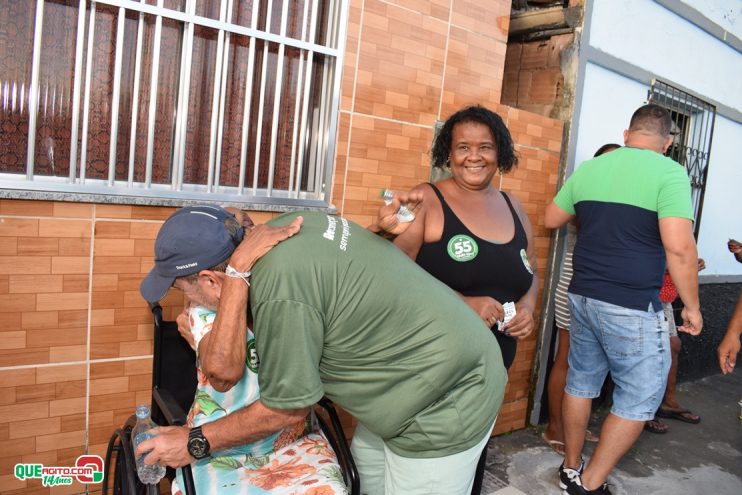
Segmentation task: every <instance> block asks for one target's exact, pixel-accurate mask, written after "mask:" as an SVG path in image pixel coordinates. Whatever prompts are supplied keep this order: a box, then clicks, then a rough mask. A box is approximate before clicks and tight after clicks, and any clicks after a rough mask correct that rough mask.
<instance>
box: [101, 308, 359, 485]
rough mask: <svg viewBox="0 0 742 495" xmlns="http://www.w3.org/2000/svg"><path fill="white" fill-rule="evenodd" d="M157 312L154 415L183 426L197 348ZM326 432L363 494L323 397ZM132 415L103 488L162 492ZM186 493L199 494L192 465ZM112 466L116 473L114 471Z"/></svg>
mask: <svg viewBox="0 0 742 495" xmlns="http://www.w3.org/2000/svg"><path fill="white" fill-rule="evenodd" d="M151 309H152V314H153V317H154V349H153V355H154V358H153V362H152V402H151V411H152V419H153V421H154V422H155V423H157V424H158V425H162V426H183V425H185V424H186V414H187V411H188V410H189V409H190V407H191V403H192V402H193V397H194V394H195V391H196V387H197V378H196V353H195V352H194V351H193V349H191V347H190V346H189V345H188V343H187V342H186V341H185V339H183V338H182V337H181V336H180V333H179V332H178V326H177V324H176V323H175V322H174V321H164V320H163V318H162V307H160V305H159V304H154V305H152V306H151ZM314 413H315V416H316V418H317V422H318V423H319V426H320V428H321V429H322V432H323V433H324V434H325V436H326V437H327V440H328V441H329V443H330V446H331V447H332V449H333V450H334V451H335V455H336V456H337V458H338V463H339V464H340V469H341V470H342V473H343V480H344V481H345V485H346V486H347V487H348V489H349V492H350V494H351V495H359V494H360V481H359V476H358V471H357V469H356V466H355V463H354V461H353V457H352V455H351V453H350V448H349V446H348V442H347V440H346V439H345V434H344V433H343V428H342V426H341V424H340V418H339V417H338V415H337V411H336V410H335V407H334V405H333V403H332V402H331V401H330V400H329V399H327V398H322V399H321V400H320V401H319V403H318V404H317V405H316V406H315V408H314ZM136 419H137V418H136V415H134V414H132V415H131V416H130V417H129V418H128V419H127V420H126V422H125V423H124V425H123V426H122V427H121V428H118V429H116V430H115V431H114V432H113V433H112V434H111V437H110V440H109V441H108V448H107V450H106V459H105V476H104V478H103V485H102V492H103V495H107V494H108V490H109V485H110V489H111V490H112V492H113V494H114V495H145V494H147V495H150V494H153V495H154V494H159V493H160V486H159V484H158V485H145V484H143V483H141V482H140V481H139V477H138V476H137V467H136V460H135V458H134V449H133V447H132V443H131V430H132V428H134V424H135V423H136ZM179 469H182V476H183V481H184V483H183V484H184V486H181V490H182V491H183V493H184V494H185V495H195V494H196V490H195V488H194V485H193V473H192V471H191V466H190V465H188V466H184V467H182V468H179ZM111 471H113V475H112V476H111ZM165 477H166V478H167V479H168V480H170V481H171V482H172V480H173V478H174V477H175V469H172V468H170V467H168V468H167V472H166V475H165Z"/></svg>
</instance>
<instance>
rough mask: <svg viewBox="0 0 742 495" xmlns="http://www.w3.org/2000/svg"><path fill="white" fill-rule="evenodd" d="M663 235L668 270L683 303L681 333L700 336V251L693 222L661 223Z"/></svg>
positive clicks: (663, 220) (672, 220) (665, 220)
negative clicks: (694, 233)
mask: <svg viewBox="0 0 742 495" xmlns="http://www.w3.org/2000/svg"><path fill="white" fill-rule="evenodd" d="M659 225H660V236H661V237H662V245H663V246H664V248H665V256H666V257H667V269H668V271H669V272H670V276H671V277H672V281H673V282H674V283H675V287H677V289H678V295H680V299H681V300H682V301H683V305H684V306H685V308H683V313H682V315H683V326H681V327H678V330H680V331H682V332H686V333H689V334H691V335H698V334H699V333H700V332H701V329H702V328H703V317H702V316H701V304H700V302H699V300H698V251H697V250H696V240H695V238H694V237H693V223H692V222H691V220H690V219H687V218H680V217H666V218H661V219H660V220H659Z"/></svg>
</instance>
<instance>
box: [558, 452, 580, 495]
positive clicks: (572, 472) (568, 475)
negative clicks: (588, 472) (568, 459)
mask: <svg viewBox="0 0 742 495" xmlns="http://www.w3.org/2000/svg"><path fill="white" fill-rule="evenodd" d="M583 469H585V461H584V460H583V459H582V458H580V467H579V468H577V469H572V468H567V467H564V463H563V462H562V465H561V466H559V488H561V489H562V490H566V489H567V487H568V486H569V485H572V484H574V483H575V480H579V478H580V475H581V474H582V470H583Z"/></svg>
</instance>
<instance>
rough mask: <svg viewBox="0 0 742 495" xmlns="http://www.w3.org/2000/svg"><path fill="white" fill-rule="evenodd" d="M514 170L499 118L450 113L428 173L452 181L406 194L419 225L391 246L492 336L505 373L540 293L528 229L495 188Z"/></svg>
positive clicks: (512, 201) (482, 111)
mask: <svg viewBox="0 0 742 495" xmlns="http://www.w3.org/2000/svg"><path fill="white" fill-rule="evenodd" d="M515 162H516V158H515V154H514V152H513V142H512V139H511V137H510V133H509V131H508V130H507V128H506V127H505V124H504V123H503V122H502V119H501V118H500V117H499V116H498V115H497V114H495V113H494V112H491V111H490V110H487V109H486V108H483V107H479V106H477V107H468V108H465V109H463V110H460V111H459V112H457V113H455V114H454V115H452V116H451V117H450V118H449V119H448V120H447V121H446V122H445V123H444V125H443V128H442V129H441V132H440V133H439V134H438V137H437V138H436V141H435V143H434V145H433V166H434V167H447V168H449V169H450V172H451V177H450V178H448V179H444V180H442V181H439V182H437V183H435V184H429V183H425V184H420V185H418V186H417V187H415V188H414V189H413V190H412V191H411V192H410V195H411V196H412V197H416V198H421V199H422V201H421V203H420V206H419V207H418V209H417V211H416V215H417V218H416V219H415V221H414V222H412V224H410V225H409V226H408V227H407V229H406V230H405V231H404V232H403V233H402V234H400V235H399V236H397V237H396V238H395V239H394V243H395V244H396V245H397V246H398V247H400V248H401V249H402V250H403V251H404V252H405V253H407V255H408V256H409V257H410V258H412V259H414V260H415V261H416V262H417V263H418V264H419V265H420V266H421V267H422V268H424V269H425V270H426V271H428V272H429V273H430V274H431V275H433V276H434V277H436V278H437V279H438V280H440V281H441V282H443V283H445V284H446V285H448V286H449V287H451V288H452V289H453V290H455V291H456V292H458V294H459V295H460V296H461V298H462V299H464V301H465V302H466V303H467V304H468V305H469V306H470V307H471V308H472V309H473V310H474V311H475V312H476V313H477V314H478V315H479V316H480V318H482V320H483V321H484V322H485V324H486V325H487V326H488V327H490V328H492V331H493V334H494V335H495V337H496V338H497V340H498V343H499V344H500V349H501V351H502V354H503V363H504V364H505V367H507V368H510V366H511V365H512V363H513V361H514V359H515V352H516V342H517V340H520V339H524V338H525V337H527V336H528V335H529V334H530V333H531V332H532V331H533V328H534V321H533V310H534V307H535V305H536V297H537V291H538V278H537V276H536V273H535V266H536V256H535V249H534V247H535V246H534V243H533V229H532V227H531V222H530V221H529V219H528V216H527V215H526V213H525V211H524V210H523V206H522V205H521V204H520V202H519V201H518V200H517V199H516V198H515V197H512V196H508V195H507V194H506V193H504V192H502V191H500V190H498V189H497V187H495V186H494V185H493V180H494V179H495V178H496V177H500V176H499V175H497V174H498V172H499V173H507V172H508V171H510V170H511V169H512V168H513V166H514V165H515ZM498 182H499V181H498ZM507 302H513V303H515V307H516V315H515V317H514V318H513V319H512V320H511V321H510V322H509V323H508V324H507V326H506V327H505V329H504V331H503V332H500V331H498V330H497V326H496V322H497V320H501V319H502V318H503V316H504V311H503V307H502V305H503V304H504V303H507Z"/></svg>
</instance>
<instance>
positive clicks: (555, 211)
mask: <svg viewBox="0 0 742 495" xmlns="http://www.w3.org/2000/svg"><path fill="white" fill-rule="evenodd" d="M573 218H574V215H572V214H571V213H568V212H566V211H564V210H563V209H561V208H560V207H559V206H558V205H557V204H556V203H555V202H553V201H552V202H551V203H549V204H548V205H547V206H546V212H545V214H544V226H545V227H546V228H547V229H558V228H559V227H562V226H564V225H566V224H567V222H569V221H570V220H572V219H573Z"/></svg>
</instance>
